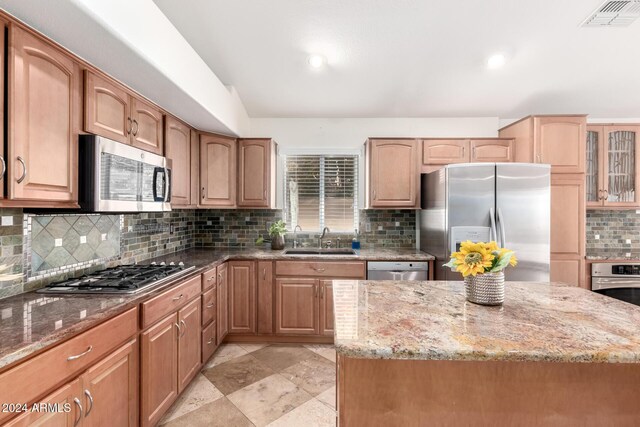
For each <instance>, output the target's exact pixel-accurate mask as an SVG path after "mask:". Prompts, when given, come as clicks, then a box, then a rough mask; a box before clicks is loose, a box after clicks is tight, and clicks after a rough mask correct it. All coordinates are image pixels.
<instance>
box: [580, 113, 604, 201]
mask: <svg viewBox="0 0 640 427" xmlns="http://www.w3.org/2000/svg"><path fill="white" fill-rule="evenodd" d="M604 153H606V151H605V150H604V127H603V126H587V146H586V156H587V159H586V164H585V169H586V192H587V193H586V194H587V199H586V201H587V207H598V206H602V205H603V203H604V180H603V176H604V175H603V173H602V171H603V170H604V164H603V162H604V157H605V156H604Z"/></svg>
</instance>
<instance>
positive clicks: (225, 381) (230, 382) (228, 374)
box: [202, 354, 274, 396]
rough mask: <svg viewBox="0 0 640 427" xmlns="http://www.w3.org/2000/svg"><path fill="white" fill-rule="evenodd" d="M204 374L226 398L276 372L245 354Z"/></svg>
mask: <svg viewBox="0 0 640 427" xmlns="http://www.w3.org/2000/svg"><path fill="white" fill-rule="evenodd" d="M202 373H203V375H204V376H205V377H207V379H208V380H209V381H211V382H212V383H213V385H215V386H216V388H218V390H220V391H221V392H222V393H224V394H225V396H226V395H228V394H230V393H233V392H234V391H236V390H240V389H241V388H243V387H246V386H248V385H249V384H253V383H255V382H256V381H260V380H261V379H263V378H266V377H268V376H269V375H272V374H273V373H274V371H273V370H271V369H270V368H269V367H267V366H266V365H264V364H262V363H260V362H259V361H257V360H256V359H255V358H254V357H252V356H251V355H249V354H245V355H244V356H240V357H236V358H235V359H231V360H229V361H228V362H225V363H222V364H220V365H216V366H214V367H213V368H211V369H207V370H205V371H203V372H202Z"/></svg>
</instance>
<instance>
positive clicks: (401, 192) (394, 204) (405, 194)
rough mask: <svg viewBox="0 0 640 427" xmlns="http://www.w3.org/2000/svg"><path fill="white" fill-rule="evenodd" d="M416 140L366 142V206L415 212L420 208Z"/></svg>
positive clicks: (417, 142) (375, 140) (372, 140)
mask: <svg viewBox="0 0 640 427" xmlns="http://www.w3.org/2000/svg"><path fill="white" fill-rule="evenodd" d="M418 147H419V141H418V140H416V139H370V140H369V141H367V146H366V153H367V167H368V173H367V186H368V191H367V195H368V206H369V207H372V208H400V209H403V208H404V209H407V208H410V209H415V208H419V207H420V193H419V190H420V169H419V167H418V162H419V156H418V153H419V149H418Z"/></svg>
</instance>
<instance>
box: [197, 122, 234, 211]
mask: <svg viewBox="0 0 640 427" xmlns="http://www.w3.org/2000/svg"><path fill="white" fill-rule="evenodd" d="M237 150H238V143H237V141H236V140H235V139H234V138H229V137H223V136H219V135H212V134H207V133H202V134H200V187H201V188H200V201H199V205H201V206H206V207H219V208H233V207H235V206H236V181H237V173H236V155H237Z"/></svg>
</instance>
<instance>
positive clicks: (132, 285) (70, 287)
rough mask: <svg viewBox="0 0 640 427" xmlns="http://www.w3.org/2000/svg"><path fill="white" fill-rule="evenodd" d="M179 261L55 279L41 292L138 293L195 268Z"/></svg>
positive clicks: (109, 269) (125, 266)
mask: <svg viewBox="0 0 640 427" xmlns="http://www.w3.org/2000/svg"><path fill="white" fill-rule="evenodd" d="M194 269H195V267H193V266H191V267H186V266H185V265H184V264H183V263H179V264H174V263H171V264H168V265H167V264H165V263H162V264H155V263H153V264H147V265H139V264H133V265H122V266H119V267H112V268H107V269H105V270H100V271H96V272H94V273H91V274H87V275H84V276H81V277H78V278H75V279H68V280H63V281H61V282H55V283H51V284H50V285H48V286H47V287H45V288H43V289H40V290H39V291H38V292H41V293H47V294H135V293H137V292H141V291H143V290H145V289H149V288H151V287H154V286H158V285H161V284H163V283H167V282H169V281H171V280H174V279H176V278H178V277H180V276H184V275H185V274H187V273H189V272H191V271H192V270H194Z"/></svg>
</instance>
